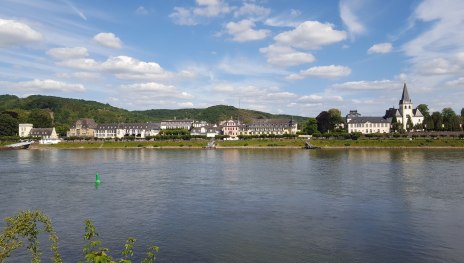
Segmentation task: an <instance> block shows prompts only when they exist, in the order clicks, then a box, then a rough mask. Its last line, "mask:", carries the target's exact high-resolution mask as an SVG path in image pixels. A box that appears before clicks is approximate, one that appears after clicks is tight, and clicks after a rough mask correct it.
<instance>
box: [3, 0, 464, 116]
mask: <svg viewBox="0 0 464 263" xmlns="http://www.w3.org/2000/svg"><path fill="white" fill-rule="evenodd" d="M463 14H464V1H461V0H412V1H405V0H391V1H383V0H340V1H335V0H327V1H313V0H288V1H277V0H275V1H272V0H262V1H260V0H184V1H180V0H173V1H154V0H152V1H142V0H139V1H122V0H121V1H110V0H92V1H87V0H84V1H77V0H56V1H46V0H34V1H30V0H0V94H14V95H18V96H28V95H31V94H44V95H55V96H61V97H69V98H78V99H87V100H96V101H99V102H103V103H109V104H111V105H114V106H117V107H122V108H126V109H129V110H145V109H158V108H168V109H175V108H204V107H208V106H212V105H217V104H227V105H233V106H236V107H238V106H239V102H240V106H241V107H242V108H247V109H255V110H261V111H266V112H271V113H287V114H293V115H301V116H316V115H317V114H318V113H319V112H321V111H323V110H327V109H329V108H338V109H340V110H341V111H342V114H346V113H347V112H348V111H349V110H350V109H357V110H358V111H359V112H360V113H361V114H363V115H364V116H375V115H377V116H378V115H382V114H384V111H385V109H387V108H389V107H391V106H397V104H398V100H399V99H400V96H401V91H402V87H403V83H404V82H406V83H407V85H408V88H409V93H410V96H411V98H412V100H413V103H415V104H416V105H418V104H420V103H425V104H428V105H429V108H430V109H431V110H433V111H435V110H439V111H441V109H443V108H444V107H452V108H454V109H455V110H456V111H457V112H460V110H461V108H462V107H464V103H463V100H462V98H464V89H463V87H464V45H463V44H462V43H464V30H462V28H463V25H464V15H463Z"/></svg>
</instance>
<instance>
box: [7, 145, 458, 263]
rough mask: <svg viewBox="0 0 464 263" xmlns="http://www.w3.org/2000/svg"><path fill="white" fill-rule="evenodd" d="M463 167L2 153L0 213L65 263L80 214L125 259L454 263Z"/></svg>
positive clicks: (393, 155)
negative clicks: (127, 250)
mask: <svg viewBox="0 0 464 263" xmlns="http://www.w3.org/2000/svg"><path fill="white" fill-rule="evenodd" d="M463 168H464V151H462V150H432V149H427V150H422V149H420V150H417V149H414V150H413V149H411V150H407V149H398V150H387V149H386V150H383V149H382V150H378V149H375V150H374V149H351V150H325V149H322V150H296V149H221V150H161V149H114V150H113V149H100V150H20V151H2V152H0V186H1V187H0V197H1V200H2V201H1V202H0V217H1V218H4V217H6V216H11V215H13V214H15V213H16V212H17V211H19V210H21V209H41V210H43V211H44V212H45V213H47V214H48V215H49V216H50V217H51V218H52V220H53V223H54V226H55V229H56V231H57V232H58V235H59V237H60V241H59V242H60V243H59V246H60V252H61V254H62V255H63V258H64V261H65V262H76V261H77V260H79V259H82V252H81V251H82V247H83V246H84V244H85V241H84V240H83V234H84V224H83V221H84V219H86V218H90V219H92V220H93V222H94V224H95V226H96V229H97V232H99V234H100V237H101V239H102V240H103V245H104V246H105V247H108V248H109V249H110V252H112V253H110V254H113V255H116V256H117V255H119V253H120V251H121V250H122V248H123V244H124V242H125V240H126V238H127V237H135V238H136V239H137V242H136V244H135V247H136V249H135V257H134V258H133V259H135V260H134V262H139V261H140V259H141V258H142V257H143V255H144V253H145V251H146V250H147V248H148V247H149V246H150V245H157V246H159V247H160V253H159V254H158V258H157V262H462V261H463V260H464V249H462V248H463V247H464V172H463V170H464V169H463ZM97 172H99V173H100V175H101V181H102V183H101V184H100V185H99V186H98V187H97V185H95V174H96V173H97ZM0 227H1V228H2V229H3V228H4V227H5V223H3V222H2V223H1V224H0ZM43 240H46V238H43ZM45 245H47V242H43V244H42V250H43V251H44V252H46V253H44V257H43V258H44V262H48V258H47V257H48V255H49V253H48V252H47V251H46V250H47V248H46V247H43V246H45ZM28 259H29V255H28V254H27V253H26V252H25V251H24V250H20V251H18V252H16V253H14V254H13V256H12V258H11V260H10V261H11V262H24V261H26V262H27V260H28Z"/></svg>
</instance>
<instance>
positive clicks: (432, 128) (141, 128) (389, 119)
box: [3, 83, 464, 146]
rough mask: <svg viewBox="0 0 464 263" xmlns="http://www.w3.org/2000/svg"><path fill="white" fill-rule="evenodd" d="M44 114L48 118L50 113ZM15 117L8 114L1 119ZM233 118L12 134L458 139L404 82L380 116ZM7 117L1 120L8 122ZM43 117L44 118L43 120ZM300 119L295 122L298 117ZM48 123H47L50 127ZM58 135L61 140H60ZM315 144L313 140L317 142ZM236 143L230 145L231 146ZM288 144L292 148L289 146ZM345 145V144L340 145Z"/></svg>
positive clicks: (51, 138)
mask: <svg viewBox="0 0 464 263" xmlns="http://www.w3.org/2000/svg"><path fill="white" fill-rule="evenodd" d="M46 110H48V113H49V115H50V116H51V117H53V116H54V114H53V112H52V111H51V110H50V109H46ZM8 114H10V115H11V116H13V117H14V116H17V115H15V112H14V111H5V112H4V113H3V115H8ZM235 114H236V115H235V116H230V117H229V118H227V119H224V120H221V121H219V122H218V123H209V122H208V121H206V120H194V119H177V118H174V119H171V120H162V121H160V122H134V123H116V122H113V123H97V122H95V120H94V119H92V118H80V119H77V120H75V121H74V122H73V123H71V125H70V126H69V129H68V130H66V131H63V130H61V131H60V132H59V133H58V132H57V131H56V128H55V127H40V128H35V127H34V125H33V124H32V123H19V124H18V127H19V130H18V132H17V133H16V134H13V133H11V134H9V135H10V136H14V135H19V137H20V138H30V139H38V142H39V143H40V144H57V143H60V142H63V141H65V142H66V141H82V140H83V141H89V139H90V140H112V141H114V140H120V141H124V140H125V141H134V140H169V139H180V140H190V139H197V140H198V139H212V138H213V139H219V140H225V141H228V140H231V141H235V140H239V139H242V140H244V139H253V138H257V139H264V138H274V139H276V138H285V139H297V138H299V139H310V138H312V139H313V141H314V140H322V141H325V140H324V139H348V140H352V139H353V138H355V139H358V138H359V137H366V138H372V137H380V138H388V137H393V138H399V137H402V138H405V137H406V138H438V137H442V138H463V137H464V133H463V132H462V120H463V119H462V118H461V117H460V116H459V115H456V114H455V113H454V111H452V109H450V108H445V109H443V112H442V113H440V112H434V113H432V114H430V113H429V111H428V108H427V105H425V104H420V105H419V106H418V107H414V104H413V102H412V100H411V98H410V96H409V91H408V88H407V85H406V83H405V84H404V87H403V92H402V94H401V97H400V100H399V103H398V108H395V107H392V108H389V109H387V110H385V114H384V115H383V116H363V115H362V114H361V113H359V112H358V111H357V110H350V112H349V113H348V114H347V115H346V118H342V117H341V114H340V111H339V110H337V109H329V110H328V111H323V112H321V113H320V114H319V115H318V116H317V117H316V118H309V119H308V120H306V121H304V120H303V121H300V124H299V125H298V121H296V120H294V119H293V117H291V118H290V119H282V118H262V117H260V118H247V119H244V118H243V117H241V116H240V110H237V112H236V113H235ZM8 117H9V116H7V118H8ZM45 117H46V116H45ZM300 120H301V118H300ZM53 122H54V121H53V119H52V120H51V122H50V123H53ZM60 135H61V136H60ZM320 143H321V142H316V144H320ZM235 145H236V144H235ZM271 145H272V144H271ZM292 145H293V144H292ZM395 145H396V144H395ZM345 146H346V145H345Z"/></svg>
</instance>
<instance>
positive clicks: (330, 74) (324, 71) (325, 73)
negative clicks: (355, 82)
mask: <svg viewBox="0 0 464 263" xmlns="http://www.w3.org/2000/svg"><path fill="white" fill-rule="evenodd" d="M350 74H351V69H350V68H349V67H346V66H338V65H330V66H319V67H312V68H309V69H307V70H302V71H300V72H299V73H297V74H291V75H289V76H287V79H289V80H298V79H303V78H306V77H320V78H338V77H343V76H348V75H350Z"/></svg>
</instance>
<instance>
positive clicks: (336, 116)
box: [328, 108, 343, 131]
mask: <svg viewBox="0 0 464 263" xmlns="http://www.w3.org/2000/svg"><path fill="white" fill-rule="evenodd" d="M328 113H329V127H330V128H329V129H330V130H332V131H333V130H335V129H336V128H338V127H340V124H342V123H343V118H342V114H341V112H340V110H339V109H334V108H332V109H330V110H328Z"/></svg>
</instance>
